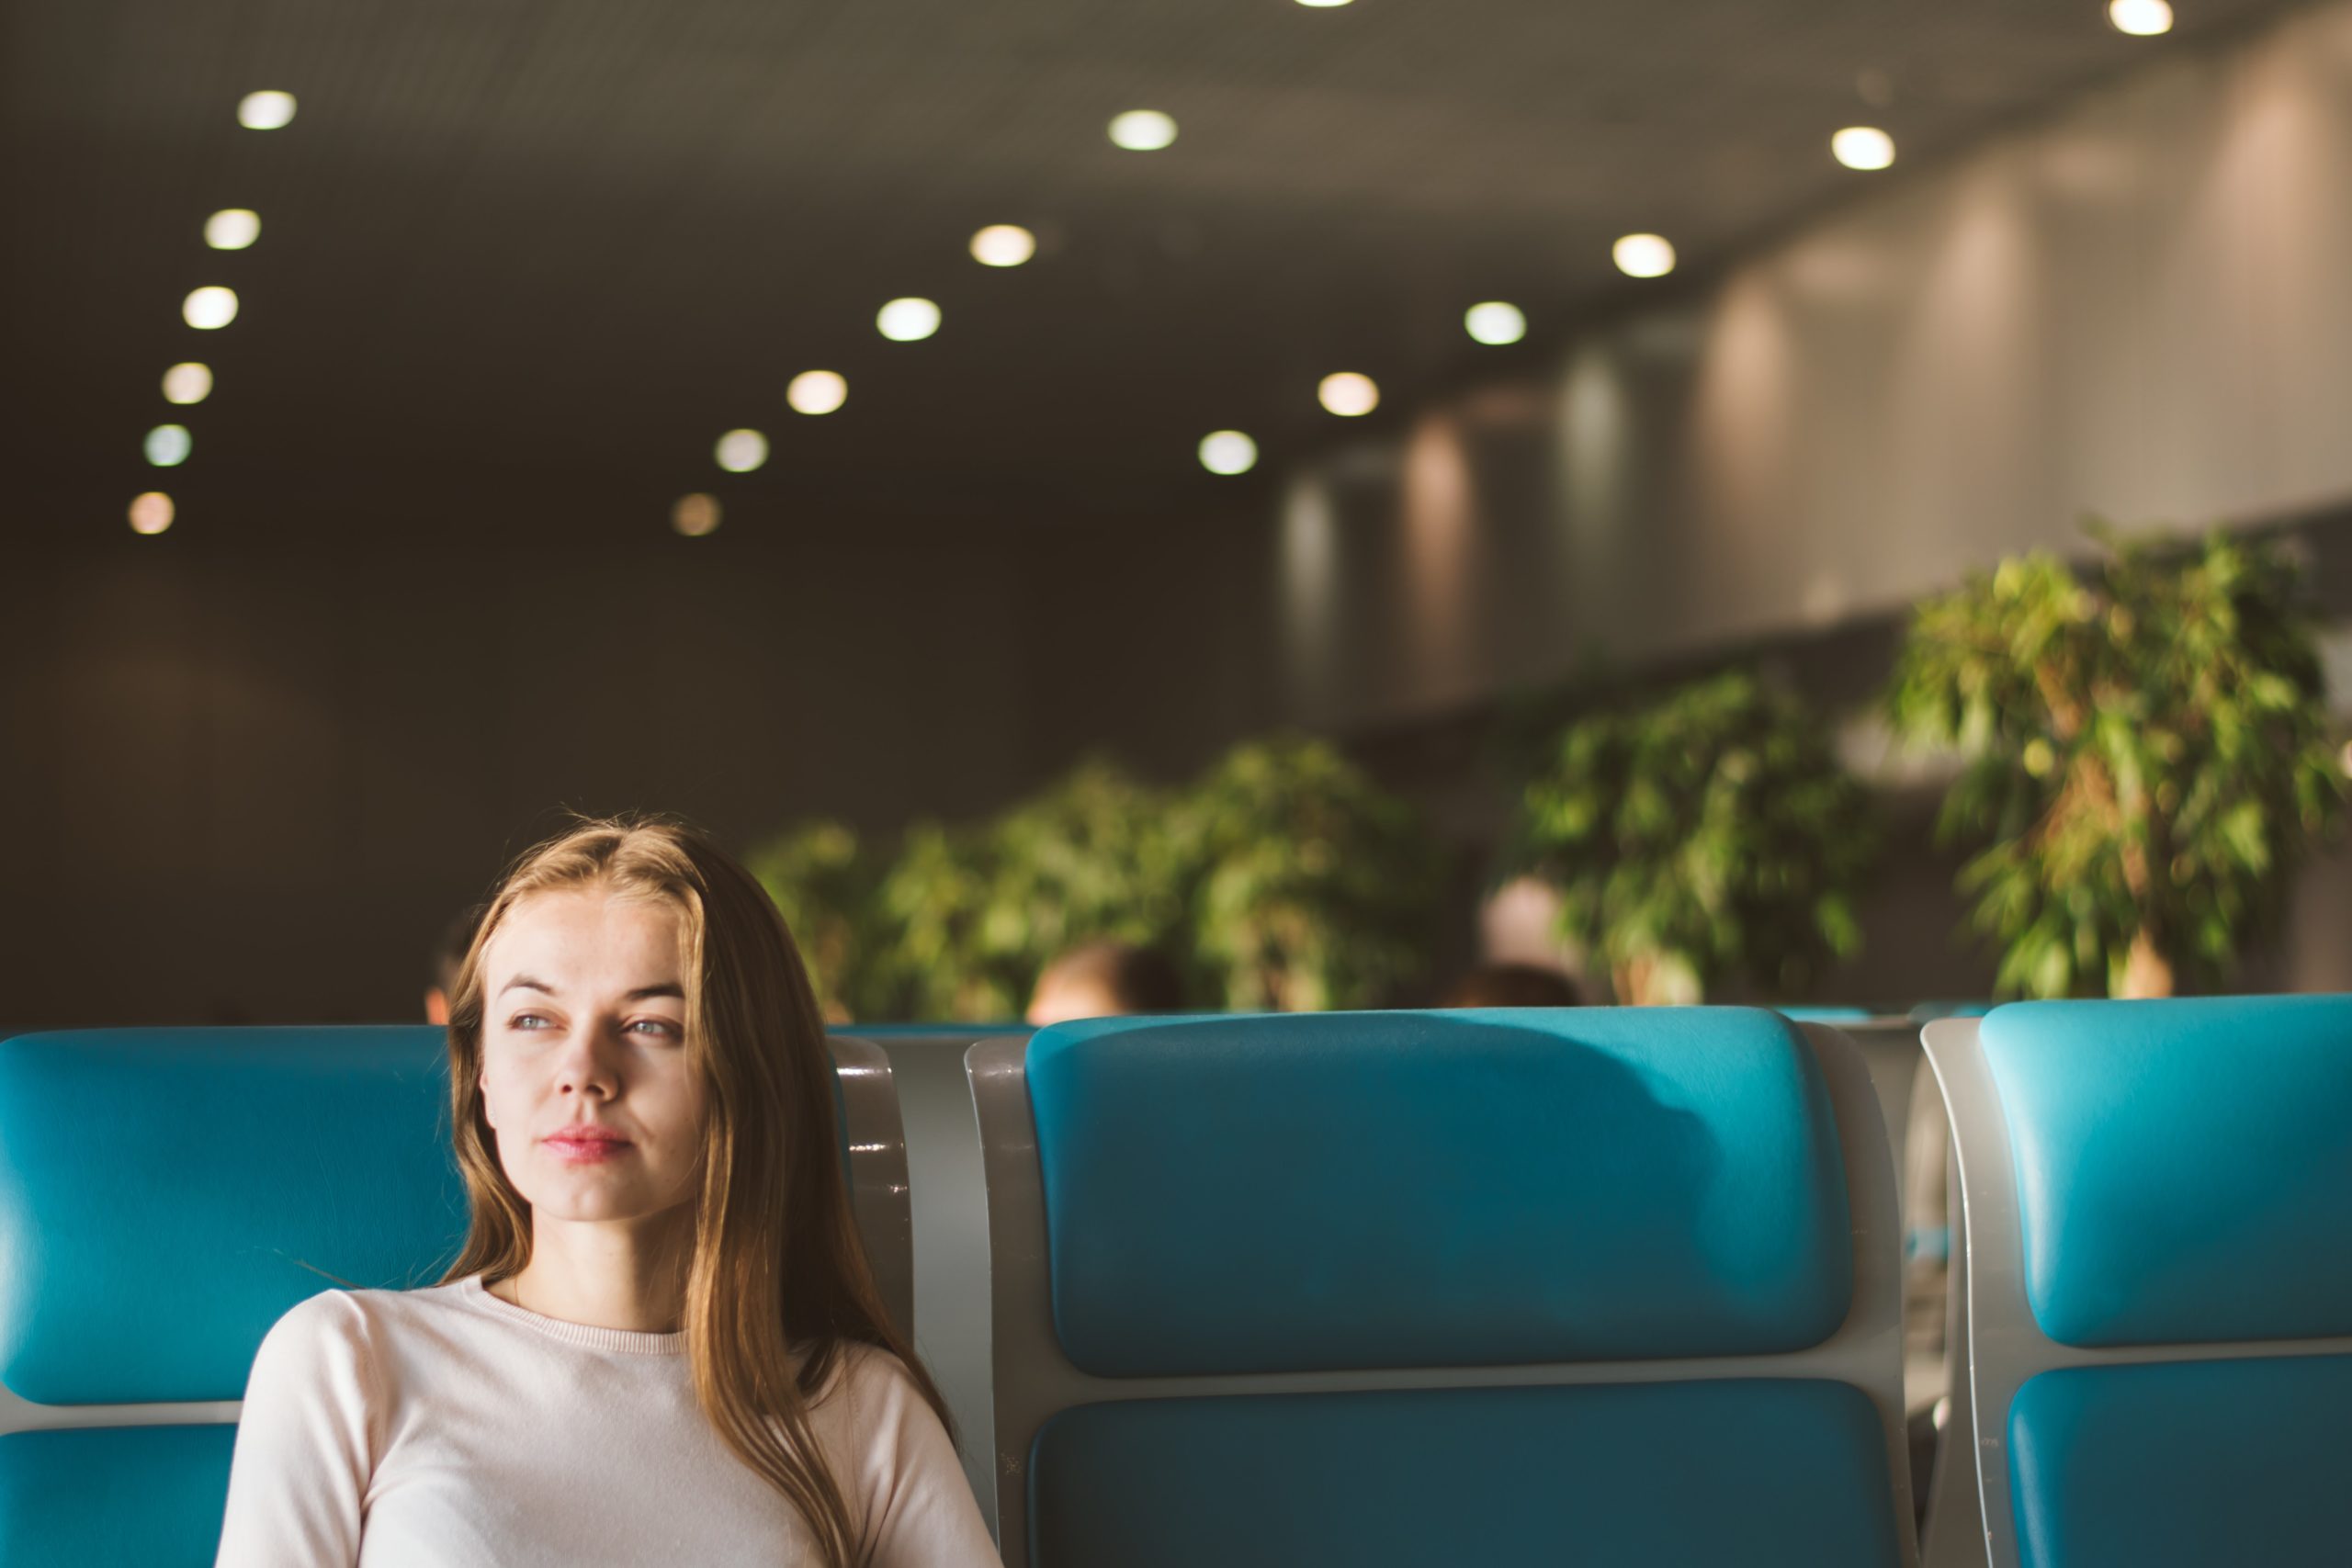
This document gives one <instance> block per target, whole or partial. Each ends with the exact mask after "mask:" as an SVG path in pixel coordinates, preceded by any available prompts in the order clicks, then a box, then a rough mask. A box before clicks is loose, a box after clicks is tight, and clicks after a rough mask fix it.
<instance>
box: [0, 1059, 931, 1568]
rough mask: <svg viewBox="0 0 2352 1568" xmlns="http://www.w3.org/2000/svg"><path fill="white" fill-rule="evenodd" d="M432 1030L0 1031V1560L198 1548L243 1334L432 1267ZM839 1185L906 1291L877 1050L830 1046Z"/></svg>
mask: <svg viewBox="0 0 2352 1568" xmlns="http://www.w3.org/2000/svg"><path fill="white" fill-rule="evenodd" d="M446 1038H447V1037H446V1035H445V1033H444V1032H443V1031H441V1030H439V1029H435V1028H429V1027H421V1026H420V1027H409V1026H393V1027H382V1028H321V1029H140V1030H87V1031H74V1032H58V1033H48V1034H29V1035H20V1036H17V1037H16V1038H14V1039H9V1040H5V1041H0V1385H5V1389H0V1565H6V1568H13V1565H14V1564H17V1563H51V1562H60V1563H62V1562H126V1563H127V1562H137V1563H140V1564H141V1568H150V1565H153V1568H175V1565H177V1564H181V1563H186V1564H188V1565H190V1568H200V1565H204V1564H209V1563H210V1562H212V1558H213V1551H214V1548H215V1545H216V1544H217V1542H218V1539H219V1534H220V1510H221V1506H222V1500H223V1497H224V1495H225V1493H226V1489H227V1483H228V1473H229V1460H230V1451H231V1447H232V1442H233V1440H234V1436H235V1427H234V1425H233V1423H234V1421H235V1419H236V1410H237V1406H236V1401H237V1400H238V1399H239V1398H240V1397H242V1395H243V1393H244V1384H245V1374H246V1371H247V1370H248V1369H249V1368H250V1366H251V1364H252V1360H253V1355H254V1350H255V1348H257V1347H258V1346H259V1345H260V1343H261V1338H262V1336H263V1335H264V1334H265V1333H266V1332H267V1331H268V1329H269V1326H270V1325H271V1324H273V1323H275V1322H276V1321H277V1317H278V1316H279V1314H282V1313H284V1312H285V1311H286V1309H287V1308H288V1307H290V1306H292V1305H293V1304H294V1303H297V1302H299V1301H301V1300H303V1299H304V1298H305V1297H308V1296H311V1295H312V1294H315V1293H316V1292H320V1291H322V1290H325V1289H328V1288H330V1287H332V1286H338V1285H341V1286H357V1287H368V1288H380V1289H405V1288H411V1287H414V1286H419V1285H428V1284H431V1283H433V1282H434V1281H435V1280H437V1279H438V1278H439V1277H440V1275H441V1273H442V1271H443V1270H444V1269H446V1268H447V1266H448V1264H449V1262H450V1261H451V1260H452V1259H453V1258H455V1257H456V1254H457V1251H458V1245H459V1243H460V1242H461V1241H462V1240H463V1237H464V1234H465V1226H466V1210H465V1200H464V1191H463V1188H462V1186H461V1184H460V1183H459V1181H458V1175H457V1172H456V1170H455V1168H454V1167H453V1165H452V1162H451V1160H450V1157H449V1154H448V1149H449V1137H448V1130H447V1120H448V1093H447V1068H446V1066H445V1062H446ZM835 1059H836V1063H837V1067H838V1071H837V1075H836V1081H837V1083H838V1085H839V1090H840V1096H841V1099H840V1101H839V1103H840V1104H842V1106H843V1107H844V1108H845V1111H846V1114H845V1116H844V1118H843V1138H844V1145H845V1149H846V1151H847V1157H848V1158H849V1159H850V1161H851V1169H852V1172H853V1193H852V1198H853V1203H854V1207H855V1208H856V1210H857V1213H858V1218H859V1223H860V1225H861V1228H862V1229H863V1230H864V1231H865V1235H866V1237H867V1248H868V1251H869V1253H870V1254H872V1255H873V1257H874V1259H875V1263H876V1273H877V1275H878V1276H879V1278H880V1282H881V1283H882V1285H883V1288H884V1293H885V1297H886V1300H888V1302H889V1303H890V1304H891V1306H892V1310H893V1311H894V1312H897V1313H899V1314H901V1322H908V1321H910V1319H911V1307H910V1304H909V1301H908V1294H909V1292H910V1286H911V1279H912V1266H911V1262H910V1259H909V1258H908V1257H907V1235H908V1225H907V1218H906V1196H907V1192H906V1188H907V1182H906V1158H905V1146H904V1140H903V1138H902V1137H901V1136H900V1134H899V1125H898V1112H897V1105H896V1100H895V1098H894V1097H893V1096H892V1094H891V1091H890V1081H889V1069H888V1063H887V1061H886V1060H885V1059H884V1058H883V1056H882V1055H881V1053H880V1052H879V1051H877V1050H876V1049H875V1048H874V1047H873V1046H871V1045H866V1044H863V1043H857V1042H842V1043H838V1044H837V1045H836V1047H835Z"/></svg>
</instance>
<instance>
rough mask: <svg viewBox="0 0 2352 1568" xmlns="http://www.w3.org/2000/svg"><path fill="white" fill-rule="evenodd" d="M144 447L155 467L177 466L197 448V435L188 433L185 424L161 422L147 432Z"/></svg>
mask: <svg viewBox="0 0 2352 1568" xmlns="http://www.w3.org/2000/svg"><path fill="white" fill-rule="evenodd" d="M143 449H144V450H145V452H146V454H147V460H148V461H149V462H151V463H153V464H154V465H155V467H157V468H178V467H179V466H180V465H181V464H182V463H185V462H187V455H188V454H189V453H190V452H192V451H194V450H196V437H194V436H192V435H190V434H188V433H187V425H185V424H159V425H157V426H156V427H155V428H154V429H153V430H151V431H149V432H148V433H147V439H146V441H145V442H144V443H143Z"/></svg>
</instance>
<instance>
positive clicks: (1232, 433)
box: [1201, 430, 1258, 474]
mask: <svg viewBox="0 0 2352 1568" xmlns="http://www.w3.org/2000/svg"><path fill="white" fill-rule="evenodd" d="M1257 466H1258V444H1257V443H1256V442H1255V441H1252V440H1250V437H1249V436H1247V435H1245V434H1242V433H1241V432H1240V431H1238V430H1213V431H1211V432H1209V433H1208V434H1206V435H1204V436H1202V437H1201V467H1203V468H1206V469H1207V470H1208V471H1209V472H1211V473H1213V474H1246V473H1248V472H1249V471H1250V469H1252V468H1256V467H1257Z"/></svg>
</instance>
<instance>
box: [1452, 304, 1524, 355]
mask: <svg viewBox="0 0 2352 1568" xmlns="http://www.w3.org/2000/svg"><path fill="white" fill-rule="evenodd" d="M1462 326H1463V330H1464V331H1465V332H1467V333H1469V334H1470V336H1471V337H1472V338H1473V339H1475V340H1476V341H1477V342H1479V343H1484V344H1496V345H1498V346H1499V345H1500V344H1507V343H1517V342H1518V341H1519V340H1520V339H1521V338H1523V337H1525V336H1526V335H1527V317H1526V315H1525V313H1524V312H1522V311H1521V310H1520V308H1519V307H1518V306H1516V305H1512V304H1508V303H1506V302H1505V301H1503V300H1500V299H1488V300H1486V301H1484V302H1483V303H1481V304H1476V305H1473V306H1471V307H1470V309H1469V310H1465V311H1464V312H1463V313H1462Z"/></svg>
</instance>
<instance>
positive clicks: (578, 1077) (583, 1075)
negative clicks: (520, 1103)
mask: <svg viewBox="0 0 2352 1568" xmlns="http://www.w3.org/2000/svg"><path fill="white" fill-rule="evenodd" d="M606 1036H607V1031H606V1030H605V1028H604V1026H603V1025H601V1024H591V1025H588V1026H586V1027H584V1028H582V1029H581V1030H580V1031H579V1032H577V1033H575V1034H573V1035H572V1037H571V1039H570V1040H568V1041H566V1042H564V1047H563V1054H562V1055H560V1057H558V1058H557V1060H556V1088H557V1089H559V1090H560V1091H561V1092H563V1093H565V1094H579V1095H588V1094H594V1095H599V1096H601V1097H602V1098H604V1099H606V1100H610V1099H611V1098H612V1097H613V1095H614V1094H615V1093H616V1091H617V1090H618V1089H619V1088H620V1080H619V1077H618V1075H617V1073H616V1071H615V1067H614V1061H613V1051H612V1042H611V1041H610V1040H608V1039H607V1037H606Z"/></svg>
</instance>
